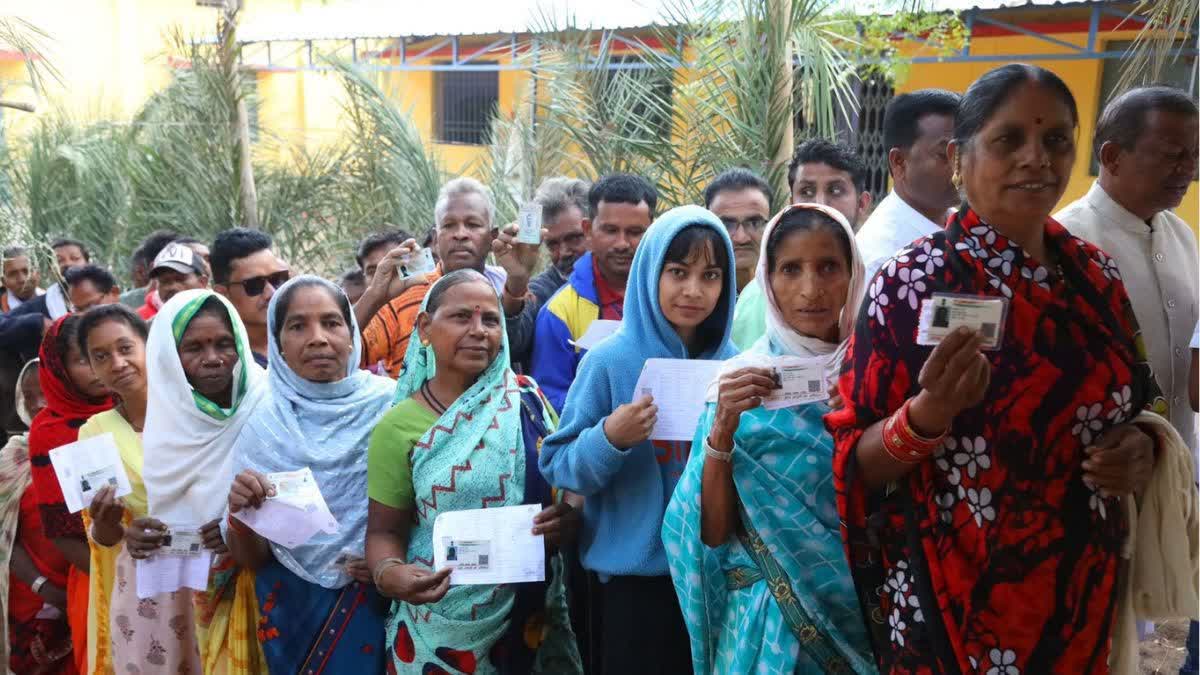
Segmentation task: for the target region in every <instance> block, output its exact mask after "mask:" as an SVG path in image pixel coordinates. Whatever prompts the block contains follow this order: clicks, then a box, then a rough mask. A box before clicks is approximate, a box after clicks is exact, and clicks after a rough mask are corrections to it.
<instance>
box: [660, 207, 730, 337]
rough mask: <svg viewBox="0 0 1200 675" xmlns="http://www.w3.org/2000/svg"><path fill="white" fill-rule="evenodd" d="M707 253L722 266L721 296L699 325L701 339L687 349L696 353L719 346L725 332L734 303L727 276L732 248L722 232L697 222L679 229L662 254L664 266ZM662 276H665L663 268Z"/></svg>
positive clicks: (697, 332)
mask: <svg viewBox="0 0 1200 675" xmlns="http://www.w3.org/2000/svg"><path fill="white" fill-rule="evenodd" d="M706 252H708V253H709V255H711V258H712V259H711V261H710V262H711V263H712V265H713V266H714V267H719V268H720V269H721V297H720V299H719V300H717V306H716V307H714V308H713V311H712V314H709V315H708V316H707V317H705V319H704V321H702V322H700V325H699V326H698V327H697V328H696V336H697V337H698V338H699V339H700V341H701V342H700V344H698V345H696V346H695V348H694V349H692V348H689V350H688V351H689V352H691V353H692V354H693V355H695V354H703V353H704V352H705V351H707V350H708V349H711V348H713V347H716V346H717V345H718V344H719V343H720V341H721V338H722V336H724V334H725V320H726V317H727V316H728V314H729V312H730V311H731V309H730V307H729V305H730V304H731V303H732V298H730V297H729V279H728V278H727V277H728V276H729V275H730V274H731V270H730V269H729V268H730V264H729V251H727V250H726V249H725V240H724V239H722V238H721V235H720V233H718V232H717V231H716V230H714V229H713V228H711V227H709V226H707V225H700V224H696V225H688V226H687V227H685V228H683V229H682V230H680V231H679V232H678V233H677V234H676V235H675V237H674V238H673V239H671V243H670V244H668V245H667V252H666V253H664V254H663V267H666V264H667V263H669V262H673V263H680V264H687V262H688V261H689V260H692V259H693V258H695V257H696V255H697V254H699V255H705V253H706ZM659 276H660V277H661V276H662V271H661V270H660V271H659Z"/></svg>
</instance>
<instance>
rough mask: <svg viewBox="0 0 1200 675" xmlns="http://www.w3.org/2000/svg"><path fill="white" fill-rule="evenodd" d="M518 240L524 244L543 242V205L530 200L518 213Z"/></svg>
mask: <svg viewBox="0 0 1200 675" xmlns="http://www.w3.org/2000/svg"><path fill="white" fill-rule="evenodd" d="M517 241H518V242H520V243H522V244H540V243H542V207H541V205H539V204H538V203H537V202H529V203H528V204H526V205H524V206H522V207H521V211H520V212H519V213H517Z"/></svg>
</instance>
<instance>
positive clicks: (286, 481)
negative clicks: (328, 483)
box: [267, 469, 318, 499]
mask: <svg viewBox="0 0 1200 675" xmlns="http://www.w3.org/2000/svg"><path fill="white" fill-rule="evenodd" d="M267 481H268V482H269V483H270V484H271V487H272V488H274V489H275V494H274V495H270V496H268V497H267V499H288V498H293V499H302V498H304V497H307V496H308V495H310V494H312V493H314V492H317V491H318V489H317V482H316V479H314V478H313V475H312V471H311V470H309V469H300V470H298V471H280V472H278V473H271V474H267Z"/></svg>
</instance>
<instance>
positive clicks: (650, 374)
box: [633, 359, 724, 441]
mask: <svg viewBox="0 0 1200 675" xmlns="http://www.w3.org/2000/svg"><path fill="white" fill-rule="evenodd" d="M722 365H724V363H723V362H722V361H705V360H700V359H646V363H645V365H643V366H642V373H641V374H640V375H638V380H637V384H636V385H634V388H633V400H634V401H639V400H641V398H642V397H643V396H647V395H649V396H653V397H654V405H656V406H658V421H657V422H655V424H654V431H652V432H651V433H650V438H651V439H653V440H656V441H690V440H692V439H693V438H694V437H695V435H696V424H697V423H698V422H699V421H700V415H702V414H703V413H704V394H705V392H706V391H707V390H708V384H709V383H710V382H712V380H713V378H714V377H716V376H717V373H718V372H720V370H721V366H722Z"/></svg>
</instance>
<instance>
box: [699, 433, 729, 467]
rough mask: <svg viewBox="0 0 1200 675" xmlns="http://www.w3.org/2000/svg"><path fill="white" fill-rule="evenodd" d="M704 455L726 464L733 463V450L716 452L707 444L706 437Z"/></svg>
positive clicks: (706, 439)
mask: <svg viewBox="0 0 1200 675" xmlns="http://www.w3.org/2000/svg"><path fill="white" fill-rule="evenodd" d="M704 454H706V455H708V456H709V457H712V458H713V459H718V460H721V461H722V462H725V463H727V464H728V463H730V462H732V461H733V450H730V451H729V452H721V451H720V450H717V449H716V448H714V447H713V446H712V445H711V444H709V442H708V437H707V436H706V437H705V438H704Z"/></svg>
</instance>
